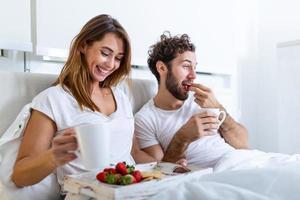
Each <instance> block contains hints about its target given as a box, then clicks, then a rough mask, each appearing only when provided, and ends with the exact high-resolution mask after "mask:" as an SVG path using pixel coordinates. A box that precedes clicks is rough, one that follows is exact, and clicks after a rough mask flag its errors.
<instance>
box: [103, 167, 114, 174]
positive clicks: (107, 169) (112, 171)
mask: <svg viewBox="0 0 300 200" xmlns="http://www.w3.org/2000/svg"><path fill="white" fill-rule="evenodd" d="M103 171H104V172H107V173H110V174H116V173H117V172H116V169H115V168H105V169H104V170H103Z"/></svg>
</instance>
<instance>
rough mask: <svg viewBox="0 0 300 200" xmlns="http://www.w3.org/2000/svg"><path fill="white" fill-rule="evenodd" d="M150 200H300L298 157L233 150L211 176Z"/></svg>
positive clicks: (181, 184)
mask: <svg viewBox="0 0 300 200" xmlns="http://www.w3.org/2000/svg"><path fill="white" fill-rule="evenodd" d="M153 199H170V200H171V199H172V200H173V199H204V200H209V199H230V200H242V199H249V200H253V199H257V200H267V199H268V200H277V199H282V200H300V155H292V156H291V155H285V154H278V153H265V152H261V151H257V150H236V151H233V152H231V153H229V154H227V155H225V156H224V157H223V158H222V159H221V160H220V161H219V162H218V163H217V165H216V166H215V168H214V173H213V174H207V175H204V176H201V177H195V179H194V180H193V181H192V182H181V183H179V184H178V185H177V186H176V187H173V188H168V189H167V190H165V191H164V192H161V193H159V194H157V195H155V196H154V197H153Z"/></svg>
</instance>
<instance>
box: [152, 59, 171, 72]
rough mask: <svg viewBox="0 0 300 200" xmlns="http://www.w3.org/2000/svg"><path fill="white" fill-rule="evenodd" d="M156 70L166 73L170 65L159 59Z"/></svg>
mask: <svg viewBox="0 0 300 200" xmlns="http://www.w3.org/2000/svg"><path fill="white" fill-rule="evenodd" d="M155 66H156V70H157V72H158V73H159V74H160V75H162V74H166V73H167V72H168V67H167V65H166V64H165V63H164V62H163V61H160V60H159V61H157V62H156V65H155Z"/></svg>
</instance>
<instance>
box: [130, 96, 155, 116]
mask: <svg viewBox="0 0 300 200" xmlns="http://www.w3.org/2000/svg"><path fill="white" fill-rule="evenodd" d="M153 111H154V104H153V99H150V100H149V101H148V102H147V103H145V104H144V105H143V106H142V107H141V108H140V110H139V111H138V112H136V113H135V115H134V117H135V118H142V117H144V116H148V115H149V114H150V113H152V112H153Z"/></svg>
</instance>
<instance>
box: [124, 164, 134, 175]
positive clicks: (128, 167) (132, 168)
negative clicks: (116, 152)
mask: <svg viewBox="0 0 300 200" xmlns="http://www.w3.org/2000/svg"><path fill="white" fill-rule="evenodd" d="M126 168H127V172H128V174H131V173H132V172H133V171H134V169H135V168H134V166H133V165H126Z"/></svg>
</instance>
